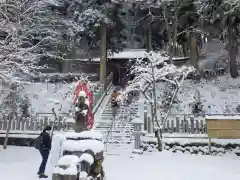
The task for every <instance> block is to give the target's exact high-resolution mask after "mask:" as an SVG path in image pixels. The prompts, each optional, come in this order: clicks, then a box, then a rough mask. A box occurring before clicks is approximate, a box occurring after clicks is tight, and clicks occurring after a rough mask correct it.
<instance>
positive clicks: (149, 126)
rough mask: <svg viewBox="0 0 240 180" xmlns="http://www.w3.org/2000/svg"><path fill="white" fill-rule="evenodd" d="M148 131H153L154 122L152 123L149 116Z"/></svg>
mask: <svg viewBox="0 0 240 180" xmlns="http://www.w3.org/2000/svg"><path fill="white" fill-rule="evenodd" d="M147 127H148V133H152V123H151V117H148V126H147Z"/></svg>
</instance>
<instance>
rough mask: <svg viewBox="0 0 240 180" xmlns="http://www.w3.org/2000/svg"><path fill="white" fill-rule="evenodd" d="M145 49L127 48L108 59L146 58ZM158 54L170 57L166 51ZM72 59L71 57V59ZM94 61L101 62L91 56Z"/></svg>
mask: <svg viewBox="0 0 240 180" xmlns="http://www.w3.org/2000/svg"><path fill="white" fill-rule="evenodd" d="M146 53H147V52H146V50H145V49H126V50H124V51H122V52H119V53H108V56H107V58H108V59H136V58H145V57H146ZM157 54H159V55H161V56H162V58H163V60H164V61H168V60H169V57H168V56H164V55H163V54H164V51H159V52H157ZM185 58H188V57H173V60H175V61H177V60H182V59H185ZM69 60H70V59H69ZM81 61H89V59H81ZM91 61H92V62H99V61H100V58H91Z"/></svg>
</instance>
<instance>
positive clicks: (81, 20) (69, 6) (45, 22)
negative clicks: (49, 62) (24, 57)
mask: <svg viewBox="0 0 240 180" xmlns="http://www.w3.org/2000/svg"><path fill="white" fill-rule="evenodd" d="M119 8H120V7H119V6H116V5H115V4H111V3H108V2H105V1H98V0H90V1H87V0H81V1H79V0H72V1H69V0H45V1H44V5H43V6H42V8H41V9H40V11H39V12H38V17H36V18H35V19H34V22H35V23H34V25H33V26H32V28H28V29H27V31H28V34H29V37H30V40H29V42H30V43H36V42H38V41H41V40H42V39H43V38H45V37H48V36H51V37H52V39H51V40H50V41H48V42H46V43H45V44H42V46H41V48H40V49H39V50H40V51H41V52H42V53H43V54H44V57H45V58H53V59H59V60H64V59H65V58H74V57H75V53H76V51H77V50H78V49H80V50H83V51H84V52H92V51H96V50H97V51H98V50H99V45H100V44H99V41H100V35H99V34H100V24H101V23H105V24H107V26H108V28H107V35H108V36H107V42H108V43H107V44H108V48H109V49H113V50H116V49H119V48H120V47H121V44H123V43H122V40H123V35H122V26H121V25H120V22H119V21H117V16H116V15H115V13H116V12H117V11H118V9H119ZM30 26H31V25H30ZM116 32H117V33H116Z"/></svg>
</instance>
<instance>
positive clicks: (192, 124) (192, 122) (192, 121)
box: [190, 116, 195, 133]
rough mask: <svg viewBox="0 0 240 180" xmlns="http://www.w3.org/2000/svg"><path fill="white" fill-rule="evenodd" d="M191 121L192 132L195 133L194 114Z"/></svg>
mask: <svg viewBox="0 0 240 180" xmlns="http://www.w3.org/2000/svg"><path fill="white" fill-rule="evenodd" d="M190 123H191V133H194V132H195V130H194V117H193V116H191V117H190Z"/></svg>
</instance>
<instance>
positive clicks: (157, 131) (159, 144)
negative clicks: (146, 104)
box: [151, 64, 162, 152]
mask: <svg viewBox="0 0 240 180" xmlns="http://www.w3.org/2000/svg"><path fill="white" fill-rule="evenodd" d="M151 67H152V79H153V88H152V93H153V107H152V108H153V113H154V115H153V117H154V120H155V121H156V123H157V126H158V130H156V131H155V132H156V138H157V143H158V151H160V152H161V151H162V137H161V134H162V133H161V126H160V124H159V122H158V119H157V95H156V80H155V72H154V67H153V64H151Z"/></svg>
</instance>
